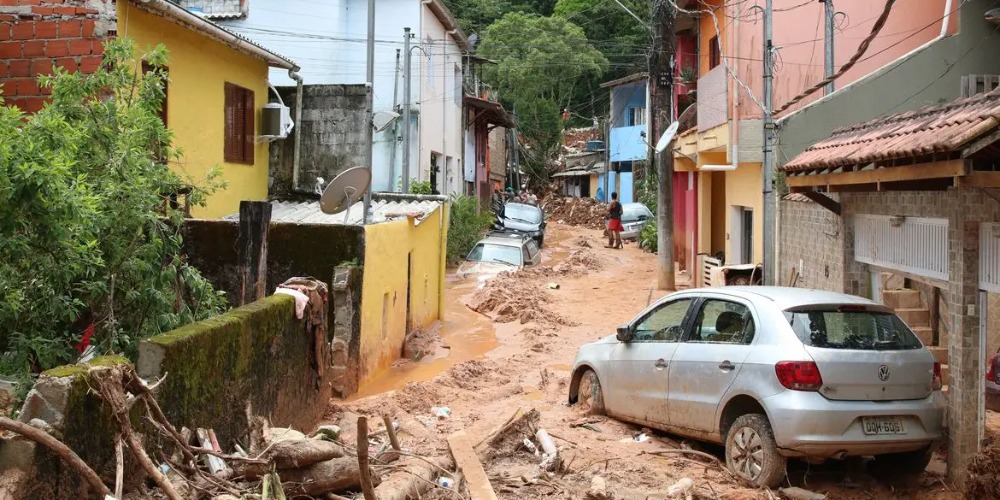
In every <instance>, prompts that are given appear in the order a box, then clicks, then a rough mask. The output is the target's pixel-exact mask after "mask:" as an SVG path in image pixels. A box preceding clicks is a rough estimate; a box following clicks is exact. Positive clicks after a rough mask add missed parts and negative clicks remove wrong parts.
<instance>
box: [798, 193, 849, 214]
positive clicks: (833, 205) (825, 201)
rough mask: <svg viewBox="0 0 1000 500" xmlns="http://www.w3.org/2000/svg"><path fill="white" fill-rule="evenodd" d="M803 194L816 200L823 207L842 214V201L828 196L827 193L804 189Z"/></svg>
mask: <svg viewBox="0 0 1000 500" xmlns="http://www.w3.org/2000/svg"><path fill="white" fill-rule="evenodd" d="M802 195H803V196H805V197H806V198H809V199H810V200H812V201H814V202H816V203H817V204H819V205H820V206H821V207H823V208H825V209H827V210H829V211H831V212H833V213H835V214H837V215H840V203H839V202H837V201H834V200H833V199H832V198H829V197H827V196H826V195H825V194H823V193H820V192H819V191H803V192H802Z"/></svg>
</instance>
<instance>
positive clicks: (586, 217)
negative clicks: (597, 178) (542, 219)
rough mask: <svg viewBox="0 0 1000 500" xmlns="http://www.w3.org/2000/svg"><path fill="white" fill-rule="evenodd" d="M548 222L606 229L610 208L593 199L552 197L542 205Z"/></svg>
mask: <svg viewBox="0 0 1000 500" xmlns="http://www.w3.org/2000/svg"><path fill="white" fill-rule="evenodd" d="M541 206H542V210H544V211H545V216H546V218H547V219H548V220H550V221H553V222H558V223H560V224H568V225H571V226H582V227H586V228H590V229H602V230H603V229H604V227H605V219H604V216H605V214H607V211H608V208H607V205H606V204H604V203H600V202H598V201H597V200H595V199H593V198H565V197H550V198H547V199H545V201H543V202H542V204H541Z"/></svg>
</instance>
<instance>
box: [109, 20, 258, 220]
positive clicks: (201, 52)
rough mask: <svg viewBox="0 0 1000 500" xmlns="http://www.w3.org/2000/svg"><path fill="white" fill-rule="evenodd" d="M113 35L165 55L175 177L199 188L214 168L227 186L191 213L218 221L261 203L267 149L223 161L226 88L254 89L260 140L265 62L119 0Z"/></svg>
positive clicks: (143, 48) (255, 121) (256, 122)
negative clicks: (176, 152) (177, 152)
mask: <svg viewBox="0 0 1000 500" xmlns="http://www.w3.org/2000/svg"><path fill="white" fill-rule="evenodd" d="M118 35H119V36H123V37H129V38H132V39H133V40H135V42H136V44H137V46H138V49H139V51H140V54H141V53H144V52H146V51H148V50H149V49H151V48H152V47H155V46H156V45H157V44H161V43H162V44H163V45H165V46H166V47H167V49H168V50H169V52H170V62H169V64H168V72H169V83H168V85H167V126H168V127H169V128H170V129H171V130H172V131H173V133H174V146H175V147H178V148H180V149H181V150H182V152H183V155H182V157H181V158H180V159H179V160H171V167H172V168H173V169H174V171H176V172H177V173H178V174H179V175H180V176H181V177H182V178H184V179H188V178H190V179H192V180H193V181H194V182H195V183H196V184H198V185H203V184H204V179H205V176H206V174H207V173H208V172H209V170H211V169H212V168H213V167H216V166H218V167H220V168H221V169H222V173H223V177H224V178H225V180H226V182H227V183H228V187H227V188H226V189H224V190H220V191H217V192H216V193H215V194H214V195H212V196H211V197H209V198H208V203H207V205H206V206H205V207H194V208H193V209H192V215H193V216H195V217H202V218H217V217H222V216H224V215H229V214H232V213H235V212H238V211H239V206H240V201H241V200H264V199H267V174H268V148H267V145H266V144H263V143H259V144H257V148H256V151H255V152H254V164H253V165H243V164H234V163H226V162H225V161H223V158H224V156H223V153H224V152H223V146H224V142H223V134H224V130H225V122H224V105H225V92H224V88H225V83H226V82H230V83H234V84H236V85H239V86H241V87H245V88H248V89H251V90H253V92H254V100H255V107H256V108H257V111H256V113H257V116H256V119H255V120H254V123H255V125H256V126H257V127H258V132H257V134H259V130H260V123H261V118H260V109H261V108H262V107H263V105H264V104H266V103H267V99H268V96H267V92H268V87H267V71H268V67H267V63H265V62H264V61H261V60H259V59H256V58H253V57H250V56H248V55H245V54H243V53H241V52H237V51H235V50H233V49H231V48H229V47H227V46H226V45H224V44H222V43H219V42H216V41H214V40H212V39H210V38H208V37H206V36H203V35H201V34H198V33H196V32H194V31H191V30H189V29H187V28H183V27H181V26H178V25H177V24H174V23H172V22H170V21H169V20H167V19H164V18H162V17H159V16H156V15H153V14H150V13H148V12H146V11H143V10H140V9H139V8H137V7H136V6H135V5H133V4H132V3H131V2H129V1H120V2H118Z"/></svg>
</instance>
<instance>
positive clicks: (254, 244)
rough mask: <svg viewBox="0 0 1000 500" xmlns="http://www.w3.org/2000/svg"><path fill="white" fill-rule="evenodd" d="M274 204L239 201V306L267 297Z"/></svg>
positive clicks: (237, 244) (237, 241)
mask: <svg viewBox="0 0 1000 500" xmlns="http://www.w3.org/2000/svg"><path fill="white" fill-rule="evenodd" d="M270 225H271V203H269V202H266V201H241V202H240V225H239V227H240V235H239V237H238V238H237V240H236V248H237V255H238V259H239V260H238V261H237V266H238V271H239V274H240V305H244V304H249V303H250V302H253V301H255V300H260V299H263V298H264V297H265V296H266V295H267V232H268V227H269V226H270Z"/></svg>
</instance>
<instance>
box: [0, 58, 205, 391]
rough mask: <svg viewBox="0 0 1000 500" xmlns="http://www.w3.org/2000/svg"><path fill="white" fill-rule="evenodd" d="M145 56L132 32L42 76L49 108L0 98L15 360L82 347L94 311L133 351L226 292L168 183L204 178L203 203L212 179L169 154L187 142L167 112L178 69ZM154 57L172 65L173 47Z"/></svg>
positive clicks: (8, 345) (112, 346)
mask: <svg viewBox="0 0 1000 500" xmlns="http://www.w3.org/2000/svg"><path fill="white" fill-rule="evenodd" d="M135 56H136V54H135V44H134V43H133V42H131V41H130V40H128V39H125V38H118V39H113V40H111V41H109V42H108V43H107V44H106V46H105V57H104V63H103V65H102V66H101V67H100V68H99V69H98V70H97V71H96V72H95V73H93V74H89V75H88V74H83V73H73V74H69V73H67V72H66V71H64V70H62V69H57V70H56V72H55V73H54V74H53V75H51V76H44V77H41V78H40V84H41V86H42V87H46V88H50V89H51V91H52V102H51V104H49V105H46V106H45V107H44V108H43V109H42V110H41V111H39V112H38V113H36V114H34V115H31V116H25V115H23V114H22V113H21V112H20V110H18V109H17V108H15V107H10V106H0V350H3V351H5V352H4V354H3V356H2V359H3V362H2V363H0V368H2V369H3V370H4V371H5V372H15V373H16V372H21V373H24V372H26V371H29V370H31V371H38V370H43V369H46V368H50V367H53V366H56V365H59V364H63V363H66V362H69V361H71V360H73V358H74V356H75V352H74V346H75V344H77V343H78V342H79V341H80V335H81V332H82V328H81V325H83V326H85V325H86V324H88V323H90V321H91V320H92V321H93V324H94V325H95V330H94V335H93V337H92V339H91V343H92V344H94V345H97V346H98V348H99V350H100V351H102V352H114V353H122V354H133V353H134V352H135V350H136V347H137V344H138V341H139V340H140V339H142V338H145V337H148V336H151V335H155V334H158V333H161V332H164V331H167V330H170V329H173V328H176V327H177V326H180V325H182V324H185V323H189V322H192V321H196V320H200V319H203V318H205V317H208V316H211V315H214V314H217V313H218V312H220V311H221V309H222V307H223V306H224V301H223V299H222V296H221V295H220V294H219V293H217V292H215V291H214V290H213V289H212V287H211V285H210V284H209V283H208V282H207V281H206V280H205V279H204V278H203V277H202V276H201V275H200V274H199V273H198V271H197V270H196V269H194V268H192V267H190V266H188V265H187V264H186V263H185V261H184V259H183V257H182V256H181V253H180V248H181V236H180V232H179V225H180V224H181V221H182V219H183V217H184V214H183V212H182V210H181V209H178V208H172V207H171V206H170V204H169V203H167V202H166V201H167V199H168V198H167V197H168V196H169V194H170V193H177V192H180V191H184V190H186V189H188V188H191V194H190V195H189V200H190V201H191V202H192V203H194V204H200V203H202V202H203V200H204V194H205V193H206V192H207V191H205V190H203V189H200V188H199V187H198V186H194V185H192V183H189V182H188V181H186V180H182V179H180V178H179V177H178V176H177V174H175V173H173V172H172V171H171V170H170V169H169V168H168V167H167V165H166V161H167V160H168V159H176V158H179V156H180V153H179V152H178V151H177V150H175V149H174V148H172V147H171V145H170V143H171V139H172V134H171V133H170V131H169V130H168V129H167V128H166V127H165V126H164V124H163V122H162V121H160V119H159V117H158V115H157V113H158V110H159V109H160V103H161V102H162V101H163V97H164V83H165V81H166V74H165V72H164V71H161V70H154V71H150V72H147V73H145V74H139V73H138V71H137V66H138V64H137V61H138V60H139V59H138V58H137V57H135ZM143 59H144V60H146V61H148V62H149V63H150V64H151V65H152V66H154V67H165V66H166V61H167V57H166V50H165V49H164V48H163V47H162V46H159V47H157V48H156V49H154V50H153V51H151V52H150V53H148V54H144V55H143ZM216 177H217V173H216V174H215V175H213V176H210V179H208V185H209V186H210V187H213V186H218V185H219V184H218V183H215V182H214V180H215V178H216ZM74 323H76V324H74Z"/></svg>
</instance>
